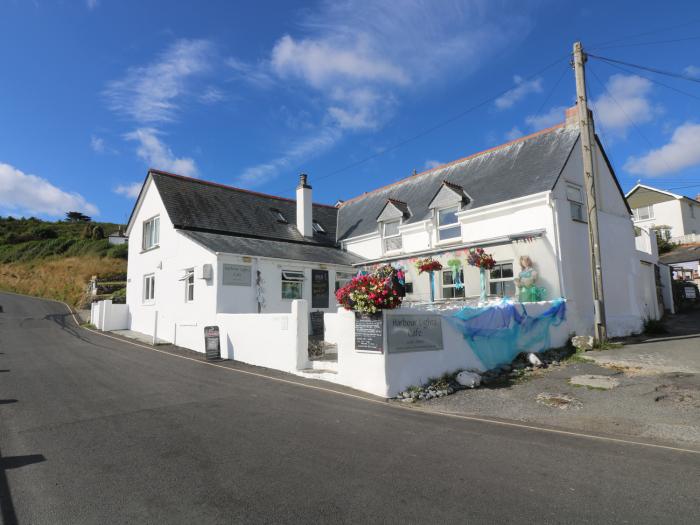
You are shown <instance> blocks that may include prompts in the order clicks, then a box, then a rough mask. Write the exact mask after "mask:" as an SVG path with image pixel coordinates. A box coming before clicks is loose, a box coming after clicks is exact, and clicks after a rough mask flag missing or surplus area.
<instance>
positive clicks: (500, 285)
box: [488, 261, 516, 297]
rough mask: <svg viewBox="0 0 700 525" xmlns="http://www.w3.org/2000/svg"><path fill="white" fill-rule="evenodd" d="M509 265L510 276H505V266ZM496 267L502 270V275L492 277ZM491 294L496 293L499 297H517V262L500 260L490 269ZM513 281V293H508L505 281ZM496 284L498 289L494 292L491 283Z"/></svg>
mask: <svg viewBox="0 0 700 525" xmlns="http://www.w3.org/2000/svg"><path fill="white" fill-rule="evenodd" d="M506 265H509V266H510V273H511V276H510V277H503V266H506ZM496 268H499V271H500V272H501V277H498V278H494V277H492V275H493V272H494V270H496ZM488 276H489V295H495V296H497V297H515V296H516V293H515V263H514V262H513V261H500V262H496V264H495V265H494V267H493V268H492V269H491V270H489V275H488ZM508 282H510V283H512V290H513V294H512V295H506V294H505V293H504V292H505V284H504V283H508ZM492 284H495V285H497V291H496V293H493V290H492V287H491V285H492Z"/></svg>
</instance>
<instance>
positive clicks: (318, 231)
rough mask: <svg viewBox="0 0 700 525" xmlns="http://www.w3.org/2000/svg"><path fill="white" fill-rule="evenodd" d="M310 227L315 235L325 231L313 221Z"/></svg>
mask: <svg viewBox="0 0 700 525" xmlns="http://www.w3.org/2000/svg"><path fill="white" fill-rule="evenodd" d="M312 226H313V229H314V231H315V232H316V233H326V230H324V229H323V226H321V225H320V224H319V223H318V222H316V221H313V223H312Z"/></svg>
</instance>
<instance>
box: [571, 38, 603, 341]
mask: <svg viewBox="0 0 700 525" xmlns="http://www.w3.org/2000/svg"><path fill="white" fill-rule="evenodd" d="M585 63H586V54H585V53H584V52H583V47H582V46H581V42H576V43H575V44H574V72H575V74H576V106H577V107H578V120H579V128H580V130H581V153H582V156H583V178H584V181H585V185H586V208H587V211H588V236H589V246H590V256H591V270H592V272H591V273H592V276H593V305H594V309H595V310H594V312H595V321H594V322H595V325H594V326H595V330H594V334H593V336H594V338H595V341H596V343H602V342H604V341H605V340H606V339H607V328H606V325H605V302H604V298H603V268H602V263H601V257H600V235H599V232H598V205H597V201H596V188H595V182H596V181H595V173H594V172H593V165H594V163H593V152H594V147H595V146H594V141H593V138H594V137H595V134H594V131H593V120H592V118H591V114H590V112H589V111H588V97H587V96H586V73H585V68H584V64H585Z"/></svg>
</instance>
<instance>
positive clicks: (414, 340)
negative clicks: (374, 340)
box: [387, 315, 442, 354]
mask: <svg viewBox="0 0 700 525" xmlns="http://www.w3.org/2000/svg"><path fill="white" fill-rule="evenodd" d="M387 344H388V347H389V353H390V354H394V353H401V352H426V351H433V350H442V319H441V318H440V317H439V316H437V315H391V316H388V317H387Z"/></svg>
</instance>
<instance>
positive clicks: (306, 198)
mask: <svg viewBox="0 0 700 525" xmlns="http://www.w3.org/2000/svg"><path fill="white" fill-rule="evenodd" d="M312 221H313V216H312V213H311V186H309V184H308V182H307V176H306V173H302V174H301V175H299V184H298V185H297V230H299V233H301V234H302V235H303V236H304V237H313V236H314V228H313V224H312Z"/></svg>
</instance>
